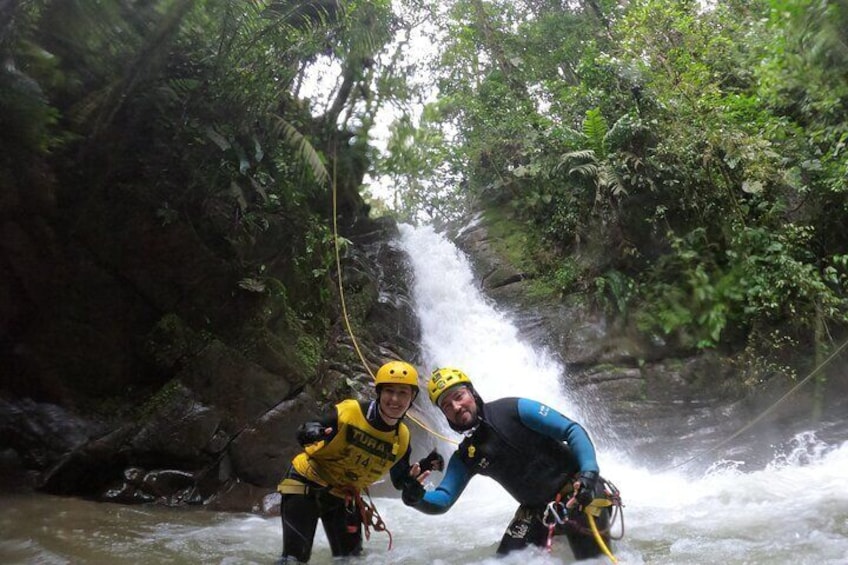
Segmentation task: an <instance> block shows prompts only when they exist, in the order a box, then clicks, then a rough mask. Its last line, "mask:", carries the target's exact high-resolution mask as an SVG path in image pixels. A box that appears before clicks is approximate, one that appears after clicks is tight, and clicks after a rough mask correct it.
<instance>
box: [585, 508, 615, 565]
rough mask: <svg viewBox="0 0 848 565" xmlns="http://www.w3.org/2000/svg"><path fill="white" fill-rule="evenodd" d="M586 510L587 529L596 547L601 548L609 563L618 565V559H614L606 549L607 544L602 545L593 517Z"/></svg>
mask: <svg viewBox="0 0 848 565" xmlns="http://www.w3.org/2000/svg"><path fill="white" fill-rule="evenodd" d="M586 510H587V512H586V518H588V519H589V527H590V528H591V529H592V535H593V536H595V541H596V542H598V547H600V548H601V551H603V552H604V555H606V556H607V557H609V559H610V561H612V562H613V563H618V559H616V558H615V555H613V554H612V552H611V551H610V549H609V548H608V547H607V544H605V543H604V538H603V537H601V532H599V531H598V525H597V524H596V523H595V517H594V516H592V513H591V512H588V510H589V509H588V508H587V509H586Z"/></svg>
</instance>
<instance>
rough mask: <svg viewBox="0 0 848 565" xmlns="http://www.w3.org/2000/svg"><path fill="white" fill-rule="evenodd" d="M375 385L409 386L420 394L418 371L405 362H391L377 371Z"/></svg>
mask: <svg viewBox="0 0 848 565" xmlns="http://www.w3.org/2000/svg"><path fill="white" fill-rule="evenodd" d="M374 384H375V385H377V386H378V387H379V386H380V385H409V386H411V387H412V388H413V389H414V391H415V392H416V393H417V392H418V371H416V370H415V367H413V366H412V365H410V364H409V363H406V362H404V361H389V362H388V363H386V364H384V365H383V366H382V367H380V368H379V369H378V370H377V375H376V376H375V377H374Z"/></svg>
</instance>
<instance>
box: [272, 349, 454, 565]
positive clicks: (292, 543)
mask: <svg viewBox="0 0 848 565" xmlns="http://www.w3.org/2000/svg"><path fill="white" fill-rule="evenodd" d="M374 384H375V385H376V392H377V398H376V399H375V400H372V401H359V400H354V399H349V400H344V401H342V402H340V403H339V404H337V405H336V406H335V410H332V411H330V412H328V413H326V414H324V415H323V416H322V417H321V418H319V420H318V421H315V422H306V423H304V424H302V425H301V426H300V427H299V428H298V432H297V439H298V441H299V442H300V444H301V445H302V446H303V447H304V450H303V452H301V453H299V454H298V455H297V456H295V458H294V459H293V460H292V463H291V467H290V468H289V470H288V472H287V473H286V475H285V477H284V478H283V480H282V481H281V482H280V484H279V486H278V488H277V490H278V491H279V492H280V493H281V494H282V502H281V505H280V515H281V518H282V523H283V554H282V558H281V560H280V561H279V562H278V563H306V562H308V561H309V558H310V557H311V555H312V543H313V540H314V536H315V530H316V528H317V525H318V520H319V518H320V520H321V522H322V524H323V526H324V531H325V533H326V534H327V540H328V541H329V543H330V551H331V552H332V554H333V556H334V557H342V556H350V555H358V554H360V553H361V552H362V528H363V524H362V515H361V512H360V510H361V508H357V500H358V499H359V493H360V492H361V491H362V490H363V489H365V488H367V487H368V486H369V485H371V484H373V483H374V482H376V481H377V480H378V479H380V477H382V476H383V475H384V474H385V473H386V472H387V471H389V472H390V476H391V480H392V484H393V485H394V486H395V488H397V489H398V490H402V491H403V492H404V498H405V499H409V498H410V497H412V498H413V499H415V498H419V497H420V496H421V495H423V492H424V490H423V487H422V486H421V483H423V482H424V481H425V480H426V478H427V477H428V476H429V474H430V471H429V470H424V468H425V467H431V468H435V469H440V468H441V464H442V461H441V458H440V457H438V456H436V458H437V460H435V461H433V460H432V459H428V458H425V459H423V460H422V461H420V462H417V463H414V464H411V465H410V462H409V458H410V454H411V448H410V444H409V428H407V427H406V424H404V423H403V422H402V421H401V420H402V419H403V417H404V415H405V414H406V412H407V410H409V408H410V406H412V403H413V401H414V400H415V398H416V397H417V396H418V371H416V370H415V367H413V366H412V365H410V364H409V363H405V362H403V361H390V362H388V363H386V364H384V365H383V366H382V367H380V369H379V370H378V371H377V374H376V376H375V379H374ZM425 461H427V462H426V463H425ZM366 526H367V525H366Z"/></svg>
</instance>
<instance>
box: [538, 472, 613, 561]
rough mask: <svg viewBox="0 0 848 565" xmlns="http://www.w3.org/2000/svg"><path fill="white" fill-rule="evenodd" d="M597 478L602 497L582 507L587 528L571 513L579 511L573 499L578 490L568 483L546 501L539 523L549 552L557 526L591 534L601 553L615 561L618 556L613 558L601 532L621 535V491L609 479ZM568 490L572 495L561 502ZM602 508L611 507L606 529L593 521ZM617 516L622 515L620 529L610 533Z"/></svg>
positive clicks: (611, 537)
mask: <svg viewBox="0 0 848 565" xmlns="http://www.w3.org/2000/svg"><path fill="white" fill-rule="evenodd" d="M600 480H601V481H602V485H603V489H604V495H603V496H602V497H598V498H595V499H594V500H592V502H591V503H590V504H588V505H587V506H584V507H583V513H584V514H585V515H586V520H587V522H589V529H586V527H585V526H583V525H582V524H581V523H580V522H578V521H577V519H576V516H574V513H575V512H577V511H578V510H577V508H578V505H577V500H576V496H577V493H574V492H573V489H571V485H570V484H567V485H566V487H565V488H564V489H563V490H562V491H561V492H559V493H557V495H556V497H555V498H554V500H553V501H551V502H549V503H548V505H547V506H546V507H545V511H544V512H543V513H542V524H544V525H545V526H547V528H548V539H547V542H546V544H545V548H546V549H547V550H548V551H551V548H552V546H553V537H554V531H555V530H556V527H557V526H564V527H567V528H570V529H572V530H574V531H576V532H579V533H581V534H583V535H592V536H593V537H594V538H595V542H596V543H597V544H598V547H600V549H601V551H602V552H603V553H604V555H606V556H607V557H608V558H609V559H610V561H612V562H613V563H618V559H616V558H615V556H614V555H613V554H612V552H611V551H610V549H609V547H607V544H606V543H605V542H604V538H603V537H602V534H609V536H610V539H614V540H620V539H622V538H623V537H624V511H623V510H622V508H623V507H624V505H623V504H622V502H621V493H620V492H619V490H618V488H617V487H616V486H615V485H614V484H612V482H610V481H609V480H607V479H605V478H603V477H601V478H600ZM569 493H571V497H570V498H569V499H568V501H567V502H565V503H563V502H562V497H563V494H569ZM604 508H611V511H610V519H609V525H608V526H607V528H605V529H604V530H603V531H601V530H599V529H598V525H597V524H596V523H595V518H597V517H598V516H600V515H601V512H602V511H603V509H604ZM619 518H621V530H620V532H619V534H618V535H617V536H613V535H612V533H611V530H612V527H613V525H614V524H615V522H616V520H618V519H619Z"/></svg>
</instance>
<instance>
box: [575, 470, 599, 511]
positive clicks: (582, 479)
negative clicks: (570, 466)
mask: <svg viewBox="0 0 848 565" xmlns="http://www.w3.org/2000/svg"><path fill="white" fill-rule="evenodd" d="M597 484H598V474H597V473H595V472H594V471H583V472H582V473H580V474H579V475H578V476H577V480H576V481H575V482H574V498H573V500H575V501H576V502H577V504H578V505H579V506H580V508H581V509H582V508H585V507H587V506H589V505H590V504H592V501H593V500H595V485H597Z"/></svg>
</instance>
